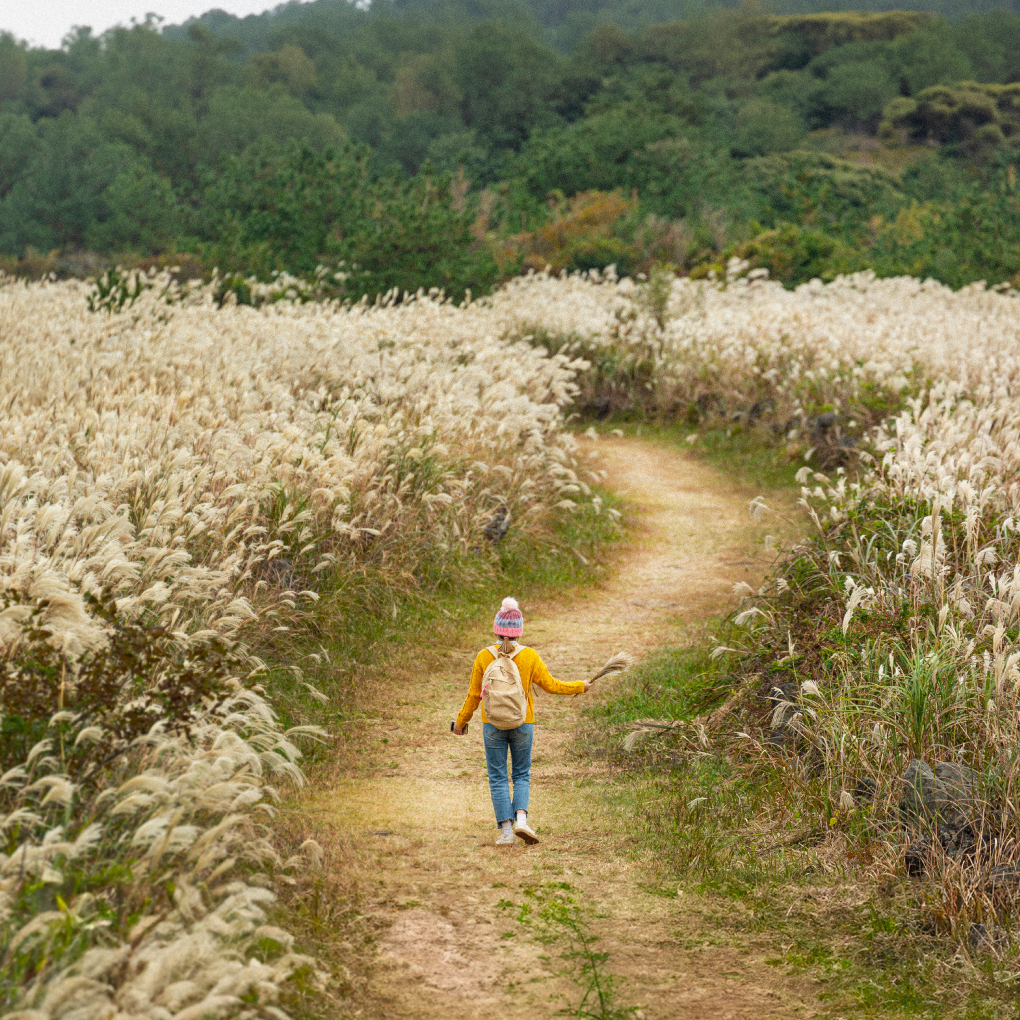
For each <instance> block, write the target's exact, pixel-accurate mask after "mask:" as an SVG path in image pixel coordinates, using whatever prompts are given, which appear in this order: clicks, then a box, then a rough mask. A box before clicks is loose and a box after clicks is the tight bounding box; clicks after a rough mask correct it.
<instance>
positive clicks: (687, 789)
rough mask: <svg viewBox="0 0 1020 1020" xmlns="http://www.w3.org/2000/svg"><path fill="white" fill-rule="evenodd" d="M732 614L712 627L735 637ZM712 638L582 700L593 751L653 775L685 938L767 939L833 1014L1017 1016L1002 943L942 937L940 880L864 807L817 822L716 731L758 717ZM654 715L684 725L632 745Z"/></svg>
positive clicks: (754, 943)
mask: <svg viewBox="0 0 1020 1020" xmlns="http://www.w3.org/2000/svg"><path fill="white" fill-rule="evenodd" d="M727 626H728V625H727V624H725V623H724V622H720V623H718V624H717V625H716V627H715V635H716V636H717V637H720V638H726V627H727ZM706 637H707V633H702V634H700V635H697V638H698V639H697V640H695V641H693V642H692V644H691V646H690V647H687V648H682V649H671V650H665V651H663V652H661V653H660V654H659V655H658V656H656V657H653V658H652V659H650V660H648V661H646V662H645V663H644V664H643V665H642V666H641V667H640V668H639V669H637V670H636V671H635V672H634V674H632V675H631V677H630V678H629V679H628V680H626V681H625V682H620V683H618V684H617V687H616V691H617V695H616V697H615V698H614V699H612V700H611V701H607V702H603V703H601V704H600V705H599V706H597V707H593V708H592V709H591V710H590V711H589V712H588V713H587V715H586V724H585V728H584V730H583V734H584V738H585V739H584V747H585V748H586V751H587V752H588V753H597V754H600V755H607V756H609V757H610V758H611V759H612V760H614V761H615V762H616V763H617V764H618V765H619V766H621V768H623V769H625V770H626V771H629V772H630V773H631V774H632V775H634V777H635V781H637V782H640V783H642V784H643V785H649V786H650V790H649V792H648V794H647V798H646V802H647V803H648V804H650V805H651V806H650V807H648V808H646V810H645V819H644V821H645V824H646V839H647V840H648V842H649V844H650V846H651V847H652V849H653V850H654V858H655V860H656V861H657V862H658V866H659V868H660V870H661V875H660V879H661V881H662V882H663V884H664V885H668V886H670V887H672V888H677V883H679V887H678V892H677V896H678V902H679V905H680V909H681V910H682V911H683V912H684V916H685V919H686V920H687V921H688V922H689V926H688V928H687V931H686V937H687V939H688V940H689V943H690V946H691V947H697V946H700V945H703V944H704V943H705V942H706V941H707V942H713V943H716V944H719V943H722V944H727V945H733V946H737V947H740V948H748V949H751V950H757V951H761V950H762V949H763V948H764V949H765V950H766V952H767V953H768V963H769V964H771V965H772V966H775V967H777V968H779V969H781V970H782V971H783V972H784V973H786V974H788V975H791V976H794V975H798V974H805V973H806V974H809V975H811V976H812V977H813V978H815V979H816V980H818V981H820V982H821V983H822V991H821V993H820V996H819V997H820V999H821V1002H822V1003H823V1007H822V1008H823V1009H824V1010H825V1011H826V1015H832V1016H842V1017H859V1018H865V1017H877V1016H881V1017H901V1016H902V1017H930V1018H933V1020H934V1018H936V1017H937V1018H942V1017H953V1018H959V1020H964V1018H965V1020H979V1018H980V1020H985V1018H988V1020H991V1018H996V1020H997V1018H1000V1017H1006V1016H1011V1017H1012V1016H1016V1011H1017V1006H1018V1003H1020V989H1018V988H1017V986H1016V978H1015V971H1014V970H1013V969H1012V967H1011V966H1009V964H1008V963H1007V960H1006V955H1007V954H1006V953H1005V952H999V951H984V950H982V949H981V948H980V947H979V948H977V949H975V948H974V947H972V946H969V945H967V944H964V945H961V944H960V943H959V942H958V941H953V940H949V939H946V938H945V937H944V936H942V935H940V932H939V931H938V930H937V928H936V927H935V926H934V925H933V924H932V923H931V918H932V908H933V907H934V906H935V905H936V904H938V903H939V902H940V901H941V899H942V898H943V897H944V895H945V894H946V891H947V887H946V885H945V883H944V882H942V881H940V879H939V878H938V877H937V876H933V877H922V878H910V877H907V876H906V875H904V874H903V872H902V868H899V869H897V868H896V867H895V864H894V862H893V861H891V860H890V858H889V855H888V854H887V853H885V852H884V850H883V848H881V847H880V846H878V845H877V843H876V842H875V840H874V836H873V834H870V833H871V830H870V827H869V826H868V824H867V822H868V817H867V813H866V812H865V811H858V812H856V813H855V814H854V815H848V814H847V813H845V812H844V813H843V814H840V813H839V812H838V811H837V813H836V820H835V824H833V825H826V824H821V825H820V824H818V822H817V821H816V820H814V819H813V818H812V817H811V813H810V812H809V811H807V810H805V809H804V799H803V795H802V793H801V791H800V790H799V789H798V788H797V786H796V785H795V784H794V783H791V782H790V781H789V780H788V779H786V778H785V777H784V776H783V775H782V774H781V773H780V772H778V771H776V770H773V771H763V770H760V769H755V768H752V767H749V762H748V760H747V758H746V756H745V755H743V754H741V752H740V751H739V750H738V749H735V747H734V741H732V739H720V737H721V735H722V733H723V732H726V733H732V731H734V730H740V729H741V728H743V727H744V726H747V727H748V728H750V726H751V722H750V721H748V720H749V719H750V718H751V717H753V715H754V706H753V705H747V704H742V703H741V701H740V698H739V696H738V698H737V699H736V702H735V703H734V700H733V695H734V694H735V693H736V692H739V691H740V690H741V689H742V688H741V683H742V680H741V678H740V677H739V676H737V675H734V674H733V673H732V672H731V671H730V666H728V665H727V664H726V663H725V662H724V660H719V659H717V660H714V661H713V660H712V659H711V658H710V656H709V654H708V653H707V651H706V645H707V642H706V641H705V640H704V639H705V638H706ZM724 708H725V709H726V711H727V716H726V719H727V722H726V725H725V726H724V725H723V722H724V720H723V718H720V714H721V712H722V710H723V709H724ZM713 717H715V719H714V721H713ZM648 719H660V720H675V721H678V722H681V723H683V724H684V725H682V726H679V727H677V728H676V729H675V730H672V731H667V732H656V731H654V730H653V731H649V732H647V733H645V734H642V735H640V737H639V739H638V740H637V741H636V742H632V743H631V746H630V750H625V749H624V742H625V741H626V739H627V736H628V735H629V734H630V733H633V732H635V730H634V729H633V728H632V727H633V725H634V724H635V723H636V721H637V720H648ZM737 743H739V742H737ZM869 834H870V835H869ZM1002 949H1003V950H1005V946H1003V947H1002Z"/></svg>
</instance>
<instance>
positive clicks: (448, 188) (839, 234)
mask: <svg viewBox="0 0 1020 1020" xmlns="http://www.w3.org/2000/svg"><path fill="white" fill-rule="evenodd" d="M820 6H821V5H818V4H812V3H807V2H805V3H796V2H790V3H787V4H785V5H782V4H781V5H777V9H778V10H781V11H786V12H788V13H780V14H773V13H766V12H765V11H764V9H759V8H756V7H753V6H751V7H747V6H742V7H740V8H736V7H730V6H712V5H706V4H702V3H695V2H690V3H680V2H672V3H665V2H661V0H659V2H653V0H647V2H644V3H640V4H626V5H625V4H622V3H606V4H600V3H598V2H597V0H569V2H568V0H564V2H563V3H557V4H554V5H550V4H539V3H537V0H536V2H534V3H531V4H529V3H525V2H524V0H487V2H486V3H483V4H478V3H474V4H465V3H462V2H459V0H446V2H443V3H439V2H425V0H403V2H388V3H385V2H382V0H379V2H377V3H374V4H372V5H371V6H363V5H358V6H354V5H351V4H349V3H347V2H346V0H314V2H311V3H306V4H291V5H287V6H282V7H280V8H278V9H276V10H275V11H273V12H270V13H267V14H264V15H260V16H257V17H249V18H244V19H237V18H234V17H232V16H230V15H227V14H225V13H224V12H222V11H212V12H210V13H209V14H206V15H204V16H203V17H202V18H200V19H197V20H195V21H193V22H191V23H190V24H189V25H187V26H184V27H173V28H166V29H161V28H160V26H159V24H158V22H156V21H153V20H151V19H150V20H148V21H146V22H145V23H144V24H136V25H133V26H132V27H130V28H119V29H115V30H112V31H110V32H108V33H106V34H105V35H104V36H102V37H101V38H97V37H95V36H93V35H92V34H91V32H90V31H89V30H84V29H83V30H78V31H77V32H76V33H74V34H73V35H71V36H70V37H68V39H67V40H66V42H65V44H64V46H63V47H62V48H61V49H60V50H57V51H50V50H44V49H33V48H30V47H27V46H25V45H23V44H21V43H19V42H17V41H16V40H14V39H12V38H11V37H9V36H0V253H2V254H4V255H6V256H8V257H9V258H12V259H13V258H19V257H23V256H24V254H25V252H26V250H27V249H29V248H31V249H33V250H35V251H37V252H49V251H52V250H54V249H61V250H62V251H63V252H64V260H65V264H66V262H67V259H68V253H70V252H75V251H78V252H80V251H83V250H89V251H93V252H98V253H102V254H103V255H104V256H106V257H110V256H116V257H124V256H126V255H128V254H129V253H130V254H134V255H135V256H138V257H145V256H153V255H160V254H164V253H165V254H168V255H169V256H170V257H171V259H173V258H179V257H180V255H182V254H191V255H193V256H195V257H196V258H197V259H198V261H199V263H200V264H201V265H203V266H204V267H205V268H206V269H207V270H208V269H211V268H212V267H213V266H219V267H220V268H221V269H222V270H224V271H230V272H242V273H254V274H256V275H258V276H259V277H260V278H263V279H265V278H267V277H268V276H269V275H270V274H271V273H272V272H274V271H282V270H288V271H292V272H298V273H302V274H309V273H312V272H313V271H314V270H315V268H316V266H318V265H320V264H323V265H325V266H327V268H328V270H329V271H330V273H331V274H334V278H335V274H336V273H339V274H340V278H339V279H340V282H341V283H342V286H341V287H340V288H339V289H340V291H341V292H342V293H344V294H346V295H348V296H352V297H357V296H360V294H361V293H369V294H374V293H379V292H381V291H385V290H387V289H389V288H391V287H398V288H400V289H402V290H404V289H410V290H414V289H417V288H418V287H425V288H429V287H433V286H436V287H441V288H445V289H446V290H447V291H448V292H450V293H452V294H455V295H458V296H460V295H462V294H463V293H464V292H465V290H466V289H468V288H470V289H473V290H474V291H475V292H476V293H481V292H485V291H487V290H488V289H490V288H491V286H492V285H493V283H494V282H495V281H496V280H497V278H498V277H499V275H500V273H502V274H503V275H504V276H505V275H509V274H512V273H514V272H516V271H518V270H519V269H520V268H521V267H522V266H525V265H538V264H540V263H541V264H543V265H544V264H545V262H543V259H544V260H545V261H546V262H548V264H551V265H554V266H558V267H562V268H568V269H584V268H589V267H591V266H598V265H607V264H610V263H615V264H617V265H618V266H619V267H620V268H621V270H623V271H626V272H638V271H642V270H644V271H647V270H648V269H649V268H650V267H651V265H653V264H654V263H656V262H668V263H672V264H673V265H675V266H678V267H680V268H683V269H688V270H691V269H695V268H698V267H702V271H703V272H704V271H706V270H707V268H708V267H709V266H712V265H715V266H717V267H720V268H721V266H722V265H723V264H724V263H725V261H726V259H727V258H729V257H730V256H732V255H733V254H737V255H740V256H742V257H747V258H749V259H750V260H751V261H752V262H757V263H760V264H762V265H767V266H769V268H770V269H771V270H772V271H773V275H775V276H778V277H779V278H781V279H784V280H785V281H786V282H796V281H799V280H803V279H807V278H810V276H812V275H820V276H822V277H823V278H825V277H831V276H834V275H835V274H837V273H839V272H842V271H847V270H855V269H860V268H864V267H872V266H873V267H874V268H876V270H878V271H879V272H880V273H882V274H889V273H898V272H916V273H922V274H932V275H935V276H936V277H938V278H940V279H942V280H944V281H946V282H949V283H951V284H954V285H959V284H962V283H966V282H968V281H971V280H974V279H979V278H985V279H988V280H989V281H991V282H1000V281H1003V280H1006V279H1009V278H1011V277H1012V276H1013V275H1014V274H1015V273H1016V272H1017V270H1018V268H1020V267H1018V265H1017V258H1016V256H1015V254H1014V253H1015V250H1016V245H1015V243H1014V241H1015V233H1016V226H1015V223H1016V218H1015V215H1014V211H1015V205H1016V201H1017V197H1016V190H1015V175H1014V173H1013V170H1012V166H1013V163H1014V161H1015V146H1016V144H1017V138H1018V129H1020V85H1018V84H1013V83H1014V82H1015V81H1016V80H1017V79H1018V78H1020V16H1018V14H1017V13H1015V12H1013V11H1011V10H1009V9H1000V10H996V9H993V8H994V7H995V6H997V5H994V4H973V3H970V4H967V5H963V4H960V3H955V4H954V3H951V2H945V3H942V4H930V5H928V7H929V8H930V9H928V10H923V11H918V10H914V11H891V12H881V11H875V12H870V13H869V11H868V8H869V6H870V7H878V6H881V5H878V4H874V5H868V4H857V5H855V6H856V7H859V8H863V10H857V11H854V12H843V13H840V12H836V13H833V12H832V11H830V12H828V13H824V12H823V13H818V9H819V8H820ZM828 6H829V7H833V6H835V7H842V6H843V5H839V4H830V5H828ZM1000 6H1003V5H1000ZM1004 6H1006V7H1008V5H1004ZM678 18H679V19H680V20H677V19H678ZM952 19H956V20H952ZM600 193H604V194H602V195H600ZM614 193H615V194H614ZM577 196H587V197H581V198H578V197H577ZM579 208H583V209H584V210H586V211H585V213H584V215H581V216H578V215H577V214H576V213H577V210H578V209H579ZM614 210H615V212H614ZM565 217H566V219H567V220H569V229H568V231H567V232H568V233H569V234H570V236H571V237H572V238H573V240H572V241H571V242H570V243H569V244H566V243H564V244H558V243H556V242H555V240H553V241H550V236H549V233H548V231H547V230H546V228H547V227H549V225H550V224H556V223H561V222H562V221H563V220H564V218H565ZM975 222H980V223H982V224H983V225H984V229H983V230H982V231H980V232H976V231H973V230H971V229H970V225H971V224H973V223H975ZM586 224H590V225H591V227H592V233H591V236H585V234H586V226H585V225H586ZM559 229H560V228H559V227H556V228H555V229H554V234H555V233H556V231H557V230H559ZM992 235H995V236H996V237H997V240H996V241H995V242H994V243H990V242H986V241H984V240H983V237H985V236H988V237H990V236H992ZM29 263H30V264H35V263H33V262H32V260H31V258H30V259H29ZM52 264H54V265H59V264H60V262H59V259H58V260H57V261H56V262H55V263H52ZM47 265H49V264H47ZM497 266H498V269H497Z"/></svg>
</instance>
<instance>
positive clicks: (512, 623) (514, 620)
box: [492, 598, 524, 638]
mask: <svg viewBox="0 0 1020 1020" xmlns="http://www.w3.org/2000/svg"><path fill="white" fill-rule="evenodd" d="M492 629H493V631H494V632H495V633H496V635H497V636H498V637H509V638H518V637H520V636H521V635H522V634H523V633H524V616H523V614H522V613H521V607H520V606H519V605H517V599H510V598H506V599H503V605H502V606H500V608H499V612H498V613H497V614H496V619H495V620H493V621H492Z"/></svg>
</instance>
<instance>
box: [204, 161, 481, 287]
mask: <svg viewBox="0 0 1020 1020" xmlns="http://www.w3.org/2000/svg"><path fill="white" fill-rule="evenodd" d="M368 161H369V152H368V150H367V149H364V148H357V147H346V148H344V149H339V150H338V149H325V150H324V151H322V152H316V151H314V150H312V149H311V148H309V147H308V146H299V145H289V146H287V147H285V148H282V149H280V148H277V147H275V146H270V145H262V146H258V147H256V148H254V149H251V150H249V151H248V152H246V153H245V154H244V155H243V156H240V157H235V158H232V159H231V160H229V161H228V163H227V165H226V167H225V168H224V170H223V172H222V173H220V174H219V175H218V176H216V177H215V178H213V179H212V180H211V181H210V182H209V184H208V186H207V188H206V191H205V194H204V197H203V201H202V203H201V206H200V211H199V216H200V220H201V222H200V234H199V237H198V240H197V242H196V245H195V246H196V248H197V251H198V252H199V253H200V254H201V256H202V258H203V259H204V260H205V261H206V262H207V263H208V264H209V265H210V266H213V265H215V266H217V267H218V268H219V269H220V270H221V271H223V272H227V273H241V274H253V275H255V276H257V277H259V278H260V279H268V278H269V277H270V276H271V275H272V274H273V272H274V271H283V270H286V271H289V272H291V273H296V274H306V275H307V274H311V273H314V272H315V270H316V267H317V266H319V265H320V264H325V265H327V266H329V267H331V268H332V269H333V270H334V273H335V274H336V275H335V276H334V280H335V283H336V290H337V292H338V293H340V294H341V295H343V296H345V297H349V298H352V299H354V300H357V299H359V298H360V297H362V296H363V295H368V296H369V297H374V296H375V295H377V294H381V293H385V292H387V291H389V290H391V289H392V288H396V289H398V290H399V291H411V292H413V291H416V290H418V289H419V288H420V287H424V288H425V289H426V290H428V289H430V288H433V287H436V288H439V289H441V290H444V291H446V293H447V294H449V295H450V296H451V297H454V298H456V299H458V300H459V299H461V298H463V296H464V293H465V291H467V290H469V289H470V290H472V291H473V292H475V293H486V292H488V291H489V290H490V289H491V287H492V286H493V284H494V283H495V282H496V280H497V278H498V276H499V271H498V269H497V267H496V263H495V260H494V259H493V256H492V253H491V251H490V250H489V248H488V246H487V245H486V244H485V242H484V241H483V240H480V239H478V238H476V237H475V236H474V235H473V233H472V227H473V225H474V222H475V219H476V214H475V212H474V211H473V210H472V207H471V203H470V202H469V201H468V196H467V185H466V182H464V181H462V180H461V179H459V178H458V177H456V176H453V175H449V174H447V175H445V176H441V177H435V178H432V177H428V176H424V175H423V176H419V177H417V178H414V179H407V178H404V177H398V176H392V175H391V176H384V177H381V178H377V179H374V180H373V179H372V178H371V177H370V175H369V165H368Z"/></svg>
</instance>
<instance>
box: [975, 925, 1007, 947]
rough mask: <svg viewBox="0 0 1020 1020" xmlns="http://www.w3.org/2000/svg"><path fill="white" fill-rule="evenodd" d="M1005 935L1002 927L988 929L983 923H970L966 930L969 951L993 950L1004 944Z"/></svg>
mask: <svg viewBox="0 0 1020 1020" xmlns="http://www.w3.org/2000/svg"><path fill="white" fill-rule="evenodd" d="M1006 941H1007V935H1006V932H1005V930H1004V929H1002V928H993V929H992V930H991V931H989V930H988V929H987V928H986V927H985V926H984V925H983V924H972V925H971V926H970V930H969V931H968V932H967V945H968V946H970V949H971V952H973V953H980V952H989V951H991V952H995V951H997V950H999V949H1002V948H1003V947H1004V946H1005V945H1006Z"/></svg>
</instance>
